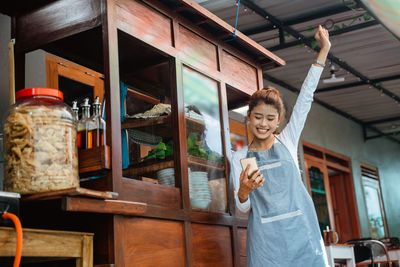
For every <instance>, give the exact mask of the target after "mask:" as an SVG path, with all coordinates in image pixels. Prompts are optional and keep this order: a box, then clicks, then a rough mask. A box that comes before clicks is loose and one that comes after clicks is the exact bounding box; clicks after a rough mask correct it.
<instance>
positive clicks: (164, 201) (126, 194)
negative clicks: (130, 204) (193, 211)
mask: <svg viewBox="0 0 400 267" xmlns="http://www.w3.org/2000/svg"><path fill="white" fill-rule="evenodd" d="M118 193H119V199H124V200H130V201H137V202H145V203H147V204H152V205H159V206H164V207H169V208H177V209H179V208H180V207H181V197H180V190H179V188H176V187H172V186H166V185H158V184H152V183H148V182H143V181H138V180H134V179H128V178H122V190H121V191H120V192H118Z"/></svg>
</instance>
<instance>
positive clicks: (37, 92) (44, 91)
mask: <svg viewBox="0 0 400 267" xmlns="http://www.w3.org/2000/svg"><path fill="white" fill-rule="evenodd" d="M27 96H53V97H57V98H59V99H60V100H61V101H64V95H63V93H62V92H61V91H60V90H57V89H53V88H42V87H35V88H25V89H22V90H19V91H18V92H17V93H16V94H15V98H16V100H19V99H21V98H23V97H27Z"/></svg>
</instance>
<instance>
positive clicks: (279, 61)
mask: <svg viewBox="0 0 400 267" xmlns="http://www.w3.org/2000/svg"><path fill="white" fill-rule="evenodd" d="M179 2H181V3H183V4H185V5H187V6H188V7H190V8H191V9H193V10H194V11H196V12H197V13H199V14H200V15H202V16H203V17H205V18H209V20H210V21H212V22H214V23H215V24H216V25H217V26H218V27H219V28H220V29H222V30H224V31H226V32H227V33H228V34H233V33H234V30H235V29H234V28H233V27H232V26H231V25H229V24H228V23H227V22H225V21H223V20H222V19H220V18H219V17H217V16H216V15H215V14H213V13H211V12H210V11H208V10H207V9H205V8H204V7H202V6H200V5H199V4H198V3H196V2H195V1H194V0H179ZM236 39H238V40H239V41H242V42H244V43H245V44H246V45H247V46H249V47H250V48H252V49H254V50H256V51H257V52H259V53H261V54H262V55H263V56H265V57H267V58H269V59H271V60H274V61H276V62H277V64H278V65H281V66H283V65H286V62H285V61H284V60H283V59H281V58H280V57H278V56H276V55H275V54H273V53H272V52H270V51H268V50H267V49H266V48H265V47H263V46H261V45H260V44H258V43H257V42H255V41H254V40H252V39H250V38H249V37H247V36H246V35H244V34H243V33H241V32H240V31H236Z"/></svg>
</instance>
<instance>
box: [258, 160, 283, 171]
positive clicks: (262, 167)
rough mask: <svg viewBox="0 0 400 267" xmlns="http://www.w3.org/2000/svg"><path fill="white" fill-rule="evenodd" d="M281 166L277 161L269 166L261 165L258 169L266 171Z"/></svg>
mask: <svg viewBox="0 0 400 267" xmlns="http://www.w3.org/2000/svg"><path fill="white" fill-rule="evenodd" d="M281 165H282V162H280V161H278V162H274V163H271V164H265V165H262V166H261V167H260V168H259V169H260V171H262V170H268V169H272V168H276V167H280V166H281Z"/></svg>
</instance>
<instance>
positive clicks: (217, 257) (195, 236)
mask: <svg viewBox="0 0 400 267" xmlns="http://www.w3.org/2000/svg"><path fill="white" fill-rule="evenodd" d="M192 242H193V266H204V267H206V266H207V267H209V266H213V267H218V266H221V267H228V266H233V260H232V245H231V243H232V238H231V231H230V229H229V227H224V226H215V225H203V224H192Z"/></svg>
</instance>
